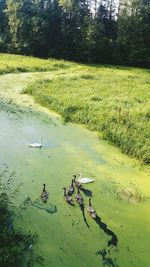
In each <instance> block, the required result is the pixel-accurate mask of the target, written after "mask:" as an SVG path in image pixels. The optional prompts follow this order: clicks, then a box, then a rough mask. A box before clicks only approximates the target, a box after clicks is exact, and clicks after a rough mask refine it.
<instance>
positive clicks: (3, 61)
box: [0, 54, 75, 74]
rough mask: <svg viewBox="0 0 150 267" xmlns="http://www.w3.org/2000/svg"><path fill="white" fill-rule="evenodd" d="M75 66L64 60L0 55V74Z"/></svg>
mask: <svg viewBox="0 0 150 267" xmlns="http://www.w3.org/2000/svg"><path fill="white" fill-rule="evenodd" d="M74 65H75V64H74V63H71V62H67V61H64V60H55V59H49V60H46V59H39V58H34V57H25V56H19V55H9V54H0V74H5V73H18V72H36V71H54V70H59V69H69V68H70V67H73V66H74Z"/></svg>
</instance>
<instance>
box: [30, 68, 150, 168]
mask: <svg viewBox="0 0 150 267" xmlns="http://www.w3.org/2000/svg"><path fill="white" fill-rule="evenodd" d="M68 74H69V73H68ZM149 87H150V71H148V70H144V69H138V68H125V69H124V68H123V67H122V68H121V67H120V68H118V67H113V66H110V67H109V66H108V67H107V66H106V67H104V66H101V67H99V66H91V67H90V66H86V68H85V66H84V68H83V69H81V70H80V72H79V71H78V72H74V74H71V75H61V76H59V77H56V76H55V77H54V78H53V79H51V80H49V81H48V80H41V81H37V82H35V83H33V84H32V85H30V86H29V87H28V88H27V89H26V91H25V92H26V93H29V94H31V95H33V96H34V98H35V100H36V101H37V102H38V103H40V104H41V105H43V106H46V107H48V108H49V109H51V110H54V111H56V112H58V113H60V114H61V115H62V116H63V117H64V120H65V121H66V122H76V123H80V124H84V125H86V126H87V127H88V128H89V129H90V130H93V131H98V132H99V135H100V136H101V137H103V138H105V139H106V140H108V141H110V142H111V143H113V144H115V145H117V146H118V147H120V148H121V150H122V151H123V152H125V153H126V154H128V155H131V156H133V157H136V158H138V159H139V160H140V161H142V162H144V163H146V164H149V163H150V138H149V137H150V90H149Z"/></svg>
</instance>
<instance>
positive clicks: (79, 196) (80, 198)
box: [75, 187, 83, 205]
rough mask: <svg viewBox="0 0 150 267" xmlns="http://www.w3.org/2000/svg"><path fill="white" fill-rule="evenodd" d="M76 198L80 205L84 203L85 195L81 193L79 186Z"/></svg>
mask: <svg viewBox="0 0 150 267" xmlns="http://www.w3.org/2000/svg"><path fill="white" fill-rule="evenodd" d="M75 198H76V201H77V202H78V203H79V205H83V197H82V195H81V194H80V189H79V187H78V192H77V194H76V195H75Z"/></svg>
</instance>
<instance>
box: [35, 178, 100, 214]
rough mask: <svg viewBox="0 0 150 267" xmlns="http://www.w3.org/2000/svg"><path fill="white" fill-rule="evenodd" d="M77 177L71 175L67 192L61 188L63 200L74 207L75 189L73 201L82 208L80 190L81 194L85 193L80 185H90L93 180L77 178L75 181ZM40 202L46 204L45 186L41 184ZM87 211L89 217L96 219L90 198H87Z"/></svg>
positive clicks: (46, 193)
mask: <svg viewBox="0 0 150 267" xmlns="http://www.w3.org/2000/svg"><path fill="white" fill-rule="evenodd" d="M76 178H77V176H76V175H73V179H72V181H71V185H70V187H69V189H68V190H67V189H66V187H64V188H63V190H64V198H65V200H66V202H67V203H68V204H69V205H71V206H74V205H75V204H74V200H73V199H72V195H73V194H74V192H75V188H76V189H77V193H76V194H75V199H76V201H77V202H78V204H79V205H80V206H81V207H82V206H84V202H83V197H82V195H81V193H80V190H82V191H83V192H84V191H85V188H84V187H83V185H82V183H83V184H85V183H91V182H93V181H94V180H93V179H89V178H81V177H80V178H79V179H78V180H76ZM40 198H41V200H42V201H43V202H44V203H46V202H47V200H48V192H47V191H46V184H43V190H42V193H41V196H40ZM87 211H88V213H89V214H90V215H91V217H92V218H94V219H95V218H96V212H95V210H94V208H93V207H92V204H91V198H89V203H88V206H87Z"/></svg>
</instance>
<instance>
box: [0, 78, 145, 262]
mask: <svg viewBox="0 0 150 267" xmlns="http://www.w3.org/2000/svg"><path fill="white" fill-rule="evenodd" d="M21 84H22V83H21ZM23 84H24V83H23ZM3 86H4V83H3ZM20 86H22V85H20ZM12 87H13V84H12V85H11V86H10V89H11V88H12ZM7 89H8V94H9V93H10V91H9V86H8V88H7ZM13 92H14V93H15V90H14V91H13ZM1 97H2V95H1ZM25 98H26V96H20V99H19V96H18V103H17V98H15V94H14V97H13V96H11V99H12V100H11V102H9V99H8V98H7V97H6V94H5V97H3V99H1V103H0V105H1V111H0V122H1V129H0V147H1V150H0V159H1V160H0V168H1V169H4V168H5V166H6V165H7V166H8V168H9V169H10V170H15V171H16V181H15V184H16V185H17V184H20V183H21V184H22V185H21V186H20V187H19V188H18V194H17V200H16V201H17V203H16V204H17V205H18V206H19V205H20V204H21V203H22V202H23V201H24V200H25V199H27V198H30V199H31V201H32V202H34V201H35V200H37V199H38V201H40V199H39V197H40V194H41V191H42V184H43V183H46V189H47V191H48V192H49V199H48V202H47V203H46V204H45V206H44V207H47V208H48V207H50V204H51V205H53V206H55V205H56V207H57V210H56V212H54V213H48V212H47V211H45V210H44V209H39V208H37V207H36V206H33V205H29V207H28V209H27V210H26V209H25V210H24V214H23V217H22V219H20V218H19V219H16V227H18V228H20V227H22V228H23V229H26V230H27V231H28V230H30V231H31V232H34V231H35V232H37V234H38V236H39V241H38V244H37V246H36V247H35V249H36V250H37V252H38V254H40V255H41V256H42V257H43V258H44V260H45V266H53V267H56V266H57V267H58V266H60V267H64V266H67V267H78V266H80V267H84V266H86V267H95V266H96V267H98V266H100V267H102V266H103V260H102V256H101V255H100V254H99V253H97V252H99V251H103V250H104V249H106V250H107V251H108V254H107V255H108V257H107V258H110V259H111V260H112V261H111V260H109V261H107V262H105V263H106V264H105V265H106V266H116V267H117V266H119V267H125V266H127V267H133V266H135V267H141V266H142V267H149V261H150V257H149V250H148V249H149V242H150V228H149V224H150V216H149V208H150V201H149V196H150V177H149V172H148V169H147V168H146V167H141V166H140V165H139V163H138V162H137V161H134V160H131V159H130V158H129V157H127V156H125V155H123V154H122V153H121V152H120V151H119V149H117V148H115V147H113V146H111V145H109V144H108V143H107V142H105V141H102V140H99V139H98V137H97V134H96V133H91V132H89V131H88V130H86V129H84V128H82V127H79V126H77V125H72V124H67V125H64V124H62V123H61V121H60V119H59V116H57V115H55V114H49V113H45V112H43V113H41V112H42V111H41V109H39V110H38V106H34V105H33V106H30V105H31V103H29V105H27V102H29V99H28V98H26V99H25ZM21 99H22V100H21ZM21 101H22V104H21ZM31 102H32V101H31ZM32 142H40V143H42V144H43V148H42V149H32V148H29V146H28V145H29V143H32ZM78 172H82V173H83V175H84V176H87V177H92V178H94V179H95V182H94V183H93V184H90V185H87V186H86V187H87V188H88V189H90V190H92V192H93V198H92V204H93V206H94V208H95V210H96V212H97V215H98V216H99V217H100V218H101V220H102V222H104V223H105V224H106V225H107V227H108V228H109V229H110V230H111V231H113V232H114V233H115V234H116V235H117V238H118V244H117V247H109V248H108V247H107V244H108V241H109V240H110V236H108V235H107V234H106V233H105V232H104V231H103V230H102V229H100V228H99V226H98V225H97V224H96V222H95V221H94V220H92V218H90V217H89V215H88V214H87V212H86V206H87V204H88V197H86V196H85V195H83V197H84V202H85V216H86V219H87V222H88V225H89V228H88V227H87V225H86V224H85V221H84V220H83V215H82V212H81V209H80V208H79V206H78V204H75V207H71V206H69V205H67V203H66V202H65V200H64V198H63V190H62V188H63V187H64V186H66V187H69V185H70V182H71V177H72V175H73V174H77V173H78ZM131 191H132V192H134V194H133V197H131V195H130V193H129V192H131ZM125 193H126V195H127V197H125ZM139 196H140V197H139ZM40 205H42V207H43V204H42V202H40ZM29 249H30V248H29ZM37 266H38V265H37ZM37 266H35V267H37Z"/></svg>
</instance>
